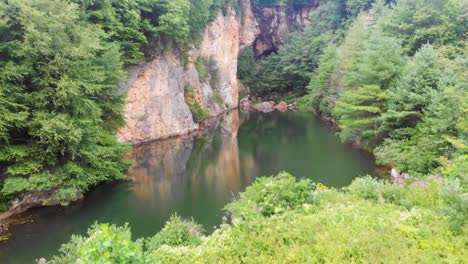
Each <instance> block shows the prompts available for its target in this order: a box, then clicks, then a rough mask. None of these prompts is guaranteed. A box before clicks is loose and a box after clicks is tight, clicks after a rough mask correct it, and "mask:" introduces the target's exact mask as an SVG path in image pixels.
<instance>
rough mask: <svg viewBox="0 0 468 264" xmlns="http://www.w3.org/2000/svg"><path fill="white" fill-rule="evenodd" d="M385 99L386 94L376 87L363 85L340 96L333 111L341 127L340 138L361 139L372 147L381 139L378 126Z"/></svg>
mask: <svg viewBox="0 0 468 264" xmlns="http://www.w3.org/2000/svg"><path fill="white" fill-rule="evenodd" d="M387 99H388V95H387V92H386V91H384V90H383V89H381V88H380V87H379V86H377V85H364V86H362V87H360V88H358V89H356V90H347V91H345V92H344V93H343V94H341V98H340V100H339V101H338V102H337V103H336V106H335V109H334V115H335V116H336V117H337V118H338V120H339V122H340V124H341V126H342V130H341V132H340V137H341V138H342V139H343V140H346V141H348V140H354V139H359V138H361V139H363V140H364V141H365V142H364V143H365V145H366V146H368V147H374V146H375V145H376V144H377V143H378V142H379V140H380V139H381V135H380V134H379V126H380V123H381V115H382V113H383V112H384V111H385V106H386V102H387Z"/></svg>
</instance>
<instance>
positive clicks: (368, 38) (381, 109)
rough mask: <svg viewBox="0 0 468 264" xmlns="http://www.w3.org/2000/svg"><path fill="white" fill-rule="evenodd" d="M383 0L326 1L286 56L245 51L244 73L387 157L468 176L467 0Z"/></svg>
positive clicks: (260, 88)
mask: <svg viewBox="0 0 468 264" xmlns="http://www.w3.org/2000/svg"><path fill="white" fill-rule="evenodd" d="M374 2H375V1H369V0H367V1H321V6H320V8H319V9H318V11H316V12H315V13H313V14H312V15H311V17H310V20H311V22H310V23H311V25H313V26H311V27H310V28H309V29H307V30H306V31H305V32H303V33H296V34H291V36H290V38H289V39H288V41H287V43H286V44H285V45H284V47H282V48H281V49H280V50H279V52H278V53H277V54H274V55H272V56H270V57H268V58H266V59H265V60H262V61H259V62H255V60H254V57H253V52H252V51H251V50H250V49H247V50H245V51H244V52H243V54H242V55H241V58H240V63H239V77H240V79H241V80H242V81H243V82H244V84H246V85H247V86H249V87H250V88H251V91H252V93H256V94H259V95H261V96H267V97H268V96H271V94H280V95H282V96H294V97H298V96H302V98H300V99H299V102H301V103H302V104H303V105H304V106H305V107H306V108H309V109H314V110H315V111H316V112H317V113H319V114H320V115H322V116H325V117H330V118H332V119H334V120H336V121H337V122H338V124H339V126H340V128H341V131H340V133H339V135H340V137H341V138H342V139H343V140H345V141H360V143H361V144H363V145H364V147H366V148H368V149H370V150H373V152H374V153H375V155H376V156H377V159H378V161H379V162H380V163H383V164H391V165H393V166H395V167H396V168H398V169H400V170H401V171H404V172H407V173H410V174H411V175H428V174H434V173H437V174H444V175H450V176H453V177H459V178H463V179H464V180H466V177H467V172H468V156H467V154H468V153H467V150H468V149H467V146H468V119H467V117H468V114H467V111H468V93H467V92H468V76H467V72H468V58H467V55H468V48H467V32H468V17H467V16H466V12H467V10H468V6H467V4H466V1H462V0H449V1H445V0H444V1H442V0H399V1H377V2H375V3H374ZM371 7H372V8H371ZM251 68H253V69H254V70H247V69H251Z"/></svg>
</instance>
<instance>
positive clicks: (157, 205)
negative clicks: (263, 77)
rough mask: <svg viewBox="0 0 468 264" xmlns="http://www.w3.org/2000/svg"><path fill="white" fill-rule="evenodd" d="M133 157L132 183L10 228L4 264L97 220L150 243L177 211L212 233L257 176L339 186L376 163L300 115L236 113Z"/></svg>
mask: <svg viewBox="0 0 468 264" xmlns="http://www.w3.org/2000/svg"><path fill="white" fill-rule="evenodd" d="M130 156H131V158H132V159H133V160H134V161H135V162H134V164H133V165H132V167H131V168H130V170H129V176H130V179H131V180H130V181H128V182H117V183H112V184H104V185H101V186H99V187H97V188H96V189H94V190H93V191H91V192H90V193H88V194H87V195H86V199H85V200H83V201H81V202H79V203H76V204H74V205H72V206H69V207H65V208H60V207H53V208H40V209H34V210H30V211H28V212H26V213H25V214H23V215H22V216H21V217H22V218H23V219H31V222H29V223H26V224H23V225H17V226H14V227H12V228H11V230H10V231H11V234H12V236H11V238H10V240H8V241H6V242H0V263H32V262H33V260H34V259H35V258H39V257H42V256H44V257H47V258H48V257H50V256H51V255H53V254H55V253H57V250H58V247H59V245H60V244H62V243H64V242H66V241H68V240H69V238H70V236H71V234H84V233H85V232H86V230H87V228H88V227H89V226H90V225H91V224H93V223H94V222H95V221H97V222H110V223H113V224H117V225H123V224H125V223H129V225H130V226H131V228H132V231H133V234H134V236H135V237H147V236H151V235H154V234H155V233H157V232H158V231H159V230H160V229H161V228H162V227H163V226H164V223H165V222H166V221H167V219H168V218H169V217H170V215H171V214H173V213H174V212H177V213H178V214H180V215H182V216H183V217H193V218H194V219H196V220H197V221H198V222H199V223H201V224H203V225H204V226H205V228H206V229H207V230H208V231H211V230H212V228H213V226H214V225H217V224H219V223H220V222H221V217H222V208H223V206H224V205H225V204H226V203H227V202H229V201H231V199H232V198H233V195H235V194H237V193H238V192H239V191H243V190H244V189H245V187H246V186H248V185H249V184H250V183H251V182H252V181H253V180H254V179H255V177H257V176H261V175H273V174H276V173H278V172H279V171H283V170H285V171H288V172H290V173H291V174H293V175H295V176H297V177H300V178H311V179H313V180H314V181H315V182H321V183H323V184H325V185H328V186H333V187H342V186H345V185H347V184H349V183H350V182H351V181H352V180H353V179H354V178H355V177H357V176H359V175H365V174H375V169H376V167H375V163H374V160H373V159H372V157H370V156H368V155H365V154H364V153H362V152H360V151H359V150H356V149H353V148H351V147H349V146H347V145H344V144H341V143H340V142H339V140H338V138H337V137H336V136H335V133H334V131H333V130H332V129H331V128H330V127H328V126H326V125H324V124H322V123H320V121H318V120H316V119H315V118H313V117H311V115H310V114H301V113H269V114H262V113H239V112H237V111H234V112H231V113H229V114H227V115H226V116H224V117H223V118H220V119H217V120H212V122H211V124H210V125H209V126H207V128H206V129H205V130H204V131H203V132H200V133H198V134H195V135H191V136H186V137H179V138H173V139H168V140H164V141H157V142H152V143H148V144H144V145H141V146H138V147H135V148H134V151H133V152H132V153H131V154H130Z"/></svg>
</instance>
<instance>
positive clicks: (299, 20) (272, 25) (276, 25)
mask: <svg viewBox="0 0 468 264" xmlns="http://www.w3.org/2000/svg"><path fill="white" fill-rule="evenodd" d="M318 6H319V1H318V0H307V1H305V3H304V6H303V7H301V8H296V7H292V8H288V7H270V8H255V9H254V14H255V17H256V19H257V23H258V25H259V28H260V33H259V34H258V36H257V38H256V39H255V41H254V44H253V47H254V51H255V57H256V58H257V59H261V58H264V57H266V56H268V55H270V54H271V53H273V52H277V51H278V49H279V47H280V46H281V45H282V44H283V43H284V42H285V40H286V37H287V35H288V33H290V32H294V31H303V30H304V29H305V28H306V27H307V26H309V24H310V21H309V15H310V13H311V12H312V11H314V10H316V9H317V8H318Z"/></svg>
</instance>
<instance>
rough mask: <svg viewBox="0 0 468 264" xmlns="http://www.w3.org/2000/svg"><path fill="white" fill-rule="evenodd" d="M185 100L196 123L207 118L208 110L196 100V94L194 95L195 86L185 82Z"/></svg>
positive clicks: (208, 115)
mask: <svg viewBox="0 0 468 264" xmlns="http://www.w3.org/2000/svg"><path fill="white" fill-rule="evenodd" d="M184 90H185V93H184V97H185V102H186V103H187V105H188V107H189V109H190V112H191V113H192V116H193V120H194V121H195V122H196V123H200V122H203V121H205V120H206V119H208V117H210V110H209V109H204V108H203V107H202V106H201V105H200V102H198V100H197V98H196V95H195V88H193V86H192V85H190V84H187V85H185V89H184Z"/></svg>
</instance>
